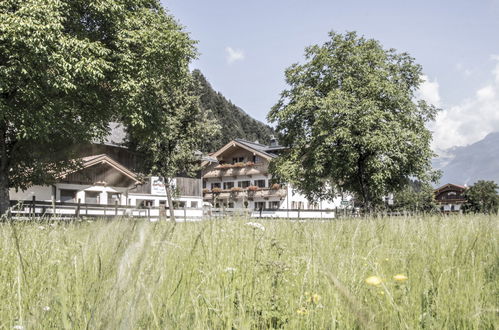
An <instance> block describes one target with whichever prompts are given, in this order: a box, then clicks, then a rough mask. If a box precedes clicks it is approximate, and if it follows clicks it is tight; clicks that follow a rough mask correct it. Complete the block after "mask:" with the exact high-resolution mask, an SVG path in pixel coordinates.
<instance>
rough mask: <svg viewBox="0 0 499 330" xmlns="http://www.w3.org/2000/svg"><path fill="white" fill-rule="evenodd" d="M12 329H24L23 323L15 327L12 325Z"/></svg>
mask: <svg viewBox="0 0 499 330" xmlns="http://www.w3.org/2000/svg"><path fill="white" fill-rule="evenodd" d="M12 329H15V330H24V327H23V326H22V325H15V326H14V327H12Z"/></svg>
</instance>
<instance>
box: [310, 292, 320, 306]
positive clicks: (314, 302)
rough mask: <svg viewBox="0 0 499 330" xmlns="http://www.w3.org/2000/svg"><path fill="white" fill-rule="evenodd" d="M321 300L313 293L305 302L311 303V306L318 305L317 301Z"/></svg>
mask: <svg viewBox="0 0 499 330" xmlns="http://www.w3.org/2000/svg"><path fill="white" fill-rule="evenodd" d="M320 300H321V296H320V295H318V294H316V293H314V294H313V295H311V296H310V297H309V298H308V299H307V302H309V303H312V304H317V303H319V301H320Z"/></svg>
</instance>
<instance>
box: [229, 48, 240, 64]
mask: <svg viewBox="0 0 499 330" xmlns="http://www.w3.org/2000/svg"><path fill="white" fill-rule="evenodd" d="M225 52H226V53H227V57H226V59H227V63H228V64H232V63H234V62H236V61H242V60H244V52H243V51H242V50H239V49H233V48H232V47H226V48H225Z"/></svg>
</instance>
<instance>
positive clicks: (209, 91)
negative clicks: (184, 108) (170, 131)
mask: <svg viewBox="0 0 499 330" xmlns="http://www.w3.org/2000/svg"><path fill="white" fill-rule="evenodd" d="M192 75H193V77H194V79H195V80H196V81H197V82H198V85H199V86H198V94H199V97H200V101H201V107H202V108H203V109H204V110H206V111H210V112H211V117H212V118H215V119H216V121H217V122H218V124H219V125H220V126H221V130H220V134H219V135H218V136H217V137H216V138H214V139H213V140H210V141H206V143H205V145H204V146H203V151H207V152H211V151H216V150H217V149H218V148H220V147H222V146H223V145H224V144H226V143H228V142H229V141H231V140H232V139H235V138H241V139H246V140H249V141H256V140H258V141H259V142H260V143H269V142H270V136H271V135H272V128H271V127H270V126H268V125H266V124H264V123H262V122H260V121H258V120H255V119H253V118H252V117H250V116H249V115H248V114H247V113H246V112H244V110H242V109H241V108H239V107H238V106H236V105H234V104H233V103H232V102H231V101H230V100H227V99H226V98H225V97H224V96H223V95H222V94H221V93H220V92H217V91H215V90H214V89H213V87H212V86H211V85H210V83H209V82H208V80H206V78H205V77H204V76H203V74H202V73H201V72H200V71H199V70H194V71H193V72H192Z"/></svg>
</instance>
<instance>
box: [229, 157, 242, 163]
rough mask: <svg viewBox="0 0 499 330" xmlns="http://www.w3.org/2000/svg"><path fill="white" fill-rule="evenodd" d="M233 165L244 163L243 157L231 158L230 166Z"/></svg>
mask: <svg viewBox="0 0 499 330" xmlns="http://www.w3.org/2000/svg"><path fill="white" fill-rule="evenodd" d="M235 163H244V157H233V158H232V164H235Z"/></svg>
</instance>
